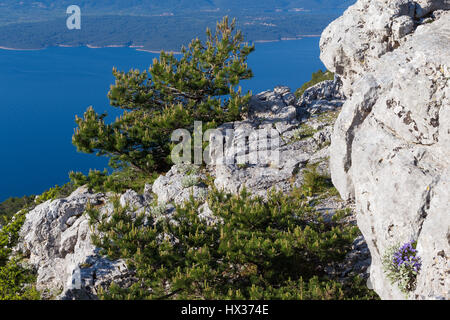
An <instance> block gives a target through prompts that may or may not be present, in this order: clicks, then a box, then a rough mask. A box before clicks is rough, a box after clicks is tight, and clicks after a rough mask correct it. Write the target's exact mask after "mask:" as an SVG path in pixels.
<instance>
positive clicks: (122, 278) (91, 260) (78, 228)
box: [18, 188, 136, 299]
mask: <svg viewBox="0 0 450 320" xmlns="http://www.w3.org/2000/svg"><path fill="white" fill-rule="evenodd" d="M128 196H129V195H128ZM126 197H127V194H125V195H124V196H122V198H123V199H124V200H125V198H126ZM121 200H122V199H121ZM129 200H133V203H134V204H136V199H135V198H134V199H131V198H130V199H129ZM106 201H107V198H106V196H105V195H104V194H91V193H89V192H88V190H87V189H86V188H79V189H78V190H76V191H75V192H74V193H73V194H72V195H70V196H69V197H68V198H66V199H58V200H55V201H47V202H45V203H43V204H41V205H39V206H37V207H36V208H35V209H33V210H31V211H30V212H29V213H28V214H27V216H26V220H25V223H24V225H23V227H22V229H21V232H20V235H21V238H22V241H21V242H20V243H19V246H18V249H19V250H21V251H22V252H24V253H25V255H26V256H28V258H29V263H30V264H31V265H33V266H34V267H35V268H36V269H37V275H38V277H37V289H38V290H40V291H41V293H42V295H43V297H44V298H51V297H56V296H57V295H59V296H58V298H59V299H95V298H96V290H97V289H98V288H99V287H107V286H108V285H109V284H110V283H111V282H112V281H115V282H116V283H122V284H124V283H125V282H127V281H130V279H131V274H130V273H129V272H128V270H127V267H126V265H125V263H124V262H123V261H110V260H108V259H105V258H103V257H100V256H99V255H98V248H96V247H94V246H93V244H92V242H91V230H90V227H89V223H88V218H87V217H86V215H83V213H84V212H85V209H86V205H87V204H88V203H91V204H92V205H102V204H105V203H106Z"/></svg>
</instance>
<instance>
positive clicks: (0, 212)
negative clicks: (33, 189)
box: [0, 196, 35, 225]
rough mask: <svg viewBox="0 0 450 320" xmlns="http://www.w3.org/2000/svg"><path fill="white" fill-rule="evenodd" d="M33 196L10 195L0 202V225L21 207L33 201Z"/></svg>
mask: <svg viewBox="0 0 450 320" xmlns="http://www.w3.org/2000/svg"><path fill="white" fill-rule="evenodd" d="M34 198H35V196H23V197H22V198H16V197H12V198H9V199H6V200H5V201H3V202H2V203H0V225H2V224H4V223H5V222H6V221H7V220H8V219H9V218H11V217H12V216H13V215H15V214H16V213H17V212H19V211H20V210H21V209H22V208H24V207H26V206H28V205H30V204H32V203H34Z"/></svg>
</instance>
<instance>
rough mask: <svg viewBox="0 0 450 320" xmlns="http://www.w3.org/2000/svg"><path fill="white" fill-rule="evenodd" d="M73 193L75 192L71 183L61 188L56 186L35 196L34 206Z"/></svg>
mask: <svg viewBox="0 0 450 320" xmlns="http://www.w3.org/2000/svg"><path fill="white" fill-rule="evenodd" d="M73 191H75V188H74V185H73V184H71V183H66V184H65V185H63V186H62V187H60V186H58V185H56V186H54V187H53V188H50V189H49V190H47V191H45V192H44V193H43V194H41V195H39V196H37V197H36V199H35V201H34V202H35V203H36V204H41V203H44V202H46V201H48V200H56V199H61V198H65V197H68V196H69V195H70V194H71V193H72V192H73Z"/></svg>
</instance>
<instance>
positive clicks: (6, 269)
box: [0, 210, 39, 300]
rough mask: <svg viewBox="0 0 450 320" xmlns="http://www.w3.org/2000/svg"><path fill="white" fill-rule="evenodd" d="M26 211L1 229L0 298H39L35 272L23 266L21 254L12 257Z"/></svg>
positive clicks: (14, 217)
mask: <svg viewBox="0 0 450 320" xmlns="http://www.w3.org/2000/svg"><path fill="white" fill-rule="evenodd" d="M26 213H27V211H26V210H22V211H20V212H18V213H17V214H16V215H14V216H13V217H12V218H11V219H10V220H9V221H8V223H7V224H5V225H4V226H3V228H2V229H1V230H0V300H33V299H39V293H38V291H37V290H36V288H35V287H34V282H35V280H36V277H35V274H34V273H33V272H32V270H30V269H28V268H25V267H24V266H22V259H21V258H20V256H16V257H11V253H12V248H13V247H14V246H15V245H16V244H17V241H18V240H19V232H20V229H21V228H22V225H23V223H24V222H25V216H26Z"/></svg>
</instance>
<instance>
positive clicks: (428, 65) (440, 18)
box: [321, 0, 450, 299]
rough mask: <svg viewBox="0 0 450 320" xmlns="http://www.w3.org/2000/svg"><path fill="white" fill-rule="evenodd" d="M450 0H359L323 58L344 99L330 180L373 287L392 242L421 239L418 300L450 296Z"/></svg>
mask: <svg viewBox="0 0 450 320" xmlns="http://www.w3.org/2000/svg"><path fill="white" fill-rule="evenodd" d="M448 9H450V1H448V0H444V1H442V0H441V1H431V0H429V1H418V2H417V3H413V2H411V1H406V0H396V1H380V0H377V1H373V0H371V1H369V0H360V1H358V2H357V3H356V4H355V5H354V6H352V7H350V8H349V9H348V10H347V11H346V12H345V14H344V15H343V16H342V17H341V18H339V19H338V20H336V21H334V22H333V23H332V24H331V25H330V26H328V28H327V29H326V30H325V31H324V33H323V35H322V39H321V51H322V53H321V58H322V61H323V62H324V63H325V65H326V66H327V68H328V69H329V70H331V71H335V72H336V73H337V74H338V75H340V76H341V79H342V81H343V85H344V91H345V94H346V95H347V98H348V100H347V101H346V102H345V104H344V106H343V109H342V112H341V114H340V115H339V118H338V120H337V122H336V124H335V127H334V133H333V135H332V143H331V161H330V167H331V174H332V179H333V183H334V184H335V186H336V187H337V188H338V190H339V192H340V194H341V196H342V197H343V198H345V199H354V200H355V202H356V207H357V212H358V215H357V219H358V225H359V227H360V229H361V231H362V233H363V234H364V237H365V238H366V241H367V243H368V245H369V249H370V252H371V255H372V265H371V283H372V285H373V287H374V289H375V290H376V292H377V293H378V294H379V295H380V296H381V297H382V298H383V299H404V298H405V295H403V294H402V293H401V292H399V290H398V289H397V287H396V286H395V285H391V284H390V283H389V281H388V280H387V279H386V278H385V275H384V273H383V270H382V265H381V258H382V256H383V254H384V253H385V251H386V249H387V248H388V247H390V246H392V245H393V244H395V243H397V242H399V243H406V242H408V241H410V240H417V241H418V251H419V255H420V257H421V258H422V263H423V264H422V270H421V272H420V274H419V276H418V279H417V287H416V289H415V291H414V292H412V293H411V294H410V295H409V298H412V299H450V262H449V257H450V213H449V212H450V211H449V209H450V205H449V203H450V196H449V181H450V175H449V172H450V171H449V162H450V12H449V11H445V10H448Z"/></svg>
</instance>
